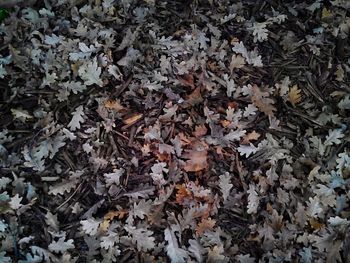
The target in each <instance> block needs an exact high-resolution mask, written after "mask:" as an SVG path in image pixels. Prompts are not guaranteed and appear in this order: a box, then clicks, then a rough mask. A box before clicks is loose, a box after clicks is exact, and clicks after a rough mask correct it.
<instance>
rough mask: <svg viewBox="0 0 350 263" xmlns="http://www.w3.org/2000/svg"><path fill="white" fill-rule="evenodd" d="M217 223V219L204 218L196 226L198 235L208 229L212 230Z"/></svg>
mask: <svg viewBox="0 0 350 263" xmlns="http://www.w3.org/2000/svg"><path fill="white" fill-rule="evenodd" d="M215 224H216V221H215V220H213V219H211V218H202V220H201V222H199V223H198V225H197V227H196V235H197V236H200V235H202V234H203V233H204V231H206V230H212V229H213V228H214V226H215Z"/></svg>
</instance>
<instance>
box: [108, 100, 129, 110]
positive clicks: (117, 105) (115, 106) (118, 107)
mask: <svg viewBox="0 0 350 263" xmlns="http://www.w3.org/2000/svg"><path fill="white" fill-rule="evenodd" d="M104 106H105V107H106V108H107V109H112V110H115V111H117V112H119V111H123V110H125V107H124V106H123V105H121V104H120V103H119V102H118V101H116V100H106V101H105V102H104Z"/></svg>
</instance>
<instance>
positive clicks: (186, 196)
mask: <svg viewBox="0 0 350 263" xmlns="http://www.w3.org/2000/svg"><path fill="white" fill-rule="evenodd" d="M176 190H177V193H176V203H178V204H181V205H182V204H184V203H185V201H186V200H192V199H194V197H193V194H192V192H191V191H190V190H188V189H187V187H186V185H185V184H180V185H177V186H176Z"/></svg>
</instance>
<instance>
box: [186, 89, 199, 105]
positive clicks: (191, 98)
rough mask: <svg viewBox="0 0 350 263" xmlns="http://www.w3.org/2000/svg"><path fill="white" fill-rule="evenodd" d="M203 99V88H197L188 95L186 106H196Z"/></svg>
mask: <svg viewBox="0 0 350 263" xmlns="http://www.w3.org/2000/svg"><path fill="white" fill-rule="evenodd" d="M202 101H203V97H202V95H201V89H200V88H199V87H198V88H196V89H195V90H194V91H193V92H192V93H191V94H190V95H188V96H187V98H186V101H185V104H184V107H185V108H188V107H190V106H195V105H196V104H199V103H201V102H202Z"/></svg>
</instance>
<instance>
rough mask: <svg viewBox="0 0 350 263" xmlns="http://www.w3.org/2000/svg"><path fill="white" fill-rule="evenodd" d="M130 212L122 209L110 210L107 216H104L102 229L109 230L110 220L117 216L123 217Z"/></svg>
mask: <svg viewBox="0 0 350 263" xmlns="http://www.w3.org/2000/svg"><path fill="white" fill-rule="evenodd" d="M127 213H128V212H127V211H124V210H121V211H109V212H108V213H107V214H105V216H104V217H103V222H102V223H101V224H100V230H102V231H104V232H105V231H107V229H108V227H109V225H110V222H111V221H112V220H113V219H114V218H115V217H117V218H119V219H122V218H123V217H124V216H125V215H126V214H127Z"/></svg>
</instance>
